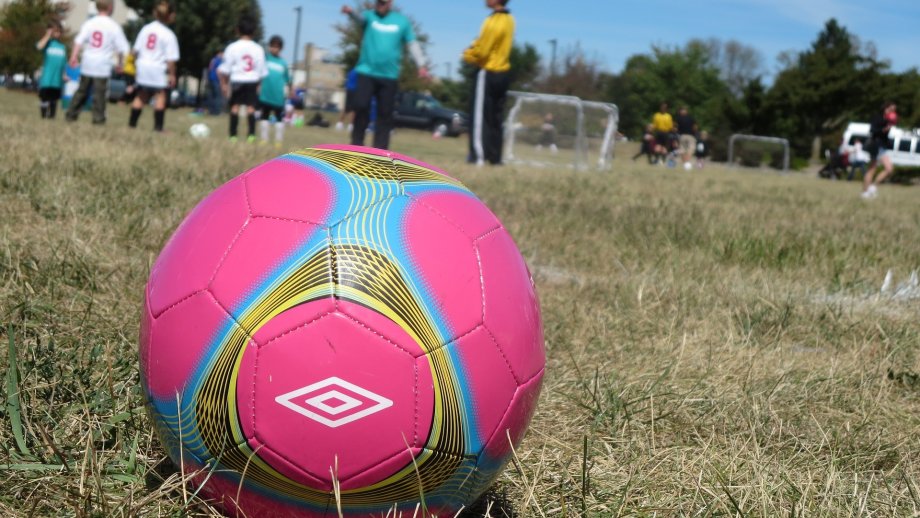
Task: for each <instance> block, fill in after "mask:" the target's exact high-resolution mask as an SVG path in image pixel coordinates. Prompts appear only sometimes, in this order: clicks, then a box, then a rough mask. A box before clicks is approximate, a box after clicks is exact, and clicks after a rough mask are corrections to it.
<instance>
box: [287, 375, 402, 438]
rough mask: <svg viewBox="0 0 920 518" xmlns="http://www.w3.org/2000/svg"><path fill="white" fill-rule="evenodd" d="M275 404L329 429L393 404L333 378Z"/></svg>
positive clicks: (295, 391) (310, 386)
mask: <svg viewBox="0 0 920 518" xmlns="http://www.w3.org/2000/svg"><path fill="white" fill-rule="evenodd" d="M275 401H276V402H278V403H279V404H281V405H283V406H285V407H287V408H289V409H291V410H293V411H295V412H297V413H298V414H300V415H302V416H304V417H307V418H309V419H312V420H314V421H316V422H317V423H320V424H324V425H326V426H328V427H329V428H338V427H339V426H342V425H345V424H348V423H352V422H355V421H357V420H359V419H363V418H365V417H367V416H369V415H371V414H376V413H377V412H380V411H381V410H385V409H387V408H389V407H391V406H393V401H391V400H389V399H387V398H385V397H383V396H381V395H379V394H374V393H373V392H371V391H370V390H367V389H365V388H361V387H359V386H357V385H355V384H354V383H349V382H347V381H345V380H343V379H340V378H337V377H335V376H333V377H331V378H326V379H324V380H323V381H318V382H316V383H313V384H312V385H307V386H306V387H302V388H299V389H297V390H294V391H291V392H288V393H287V394H282V395H280V396H278V397H276V398H275Z"/></svg>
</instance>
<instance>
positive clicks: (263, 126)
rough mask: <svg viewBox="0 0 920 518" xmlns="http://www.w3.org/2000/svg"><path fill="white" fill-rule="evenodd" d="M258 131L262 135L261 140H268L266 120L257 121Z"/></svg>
mask: <svg viewBox="0 0 920 518" xmlns="http://www.w3.org/2000/svg"><path fill="white" fill-rule="evenodd" d="M259 133H260V134H261V135H262V140H263V141H265V142H268V121H259Z"/></svg>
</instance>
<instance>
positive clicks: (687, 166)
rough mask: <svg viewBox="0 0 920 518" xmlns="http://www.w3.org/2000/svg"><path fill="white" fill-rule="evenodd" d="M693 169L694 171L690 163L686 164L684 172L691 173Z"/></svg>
mask: <svg viewBox="0 0 920 518" xmlns="http://www.w3.org/2000/svg"><path fill="white" fill-rule="evenodd" d="M691 169H693V164H691V163H690V162H684V171H689V170H691Z"/></svg>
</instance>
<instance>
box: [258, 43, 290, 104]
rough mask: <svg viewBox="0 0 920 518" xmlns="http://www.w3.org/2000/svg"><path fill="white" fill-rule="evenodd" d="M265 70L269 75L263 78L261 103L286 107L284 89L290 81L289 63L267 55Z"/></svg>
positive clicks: (260, 95)
mask: <svg viewBox="0 0 920 518" xmlns="http://www.w3.org/2000/svg"><path fill="white" fill-rule="evenodd" d="M265 68H266V70H268V75H267V76H265V77H263V78H262V90H261V93H259V102H261V103H264V104H268V105H270V106H284V87H285V85H287V84H288V82H289V81H290V77H291V76H290V75H289V74H288V66H287V63H286V62H285V61H284V60H283V59H281V58H279V57H275V56H273V55H271V54H270V53H266V54H265Z"/></svg>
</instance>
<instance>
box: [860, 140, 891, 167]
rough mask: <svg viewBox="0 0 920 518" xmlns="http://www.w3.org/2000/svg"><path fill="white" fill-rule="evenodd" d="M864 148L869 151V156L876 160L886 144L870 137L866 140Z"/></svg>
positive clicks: (885, 147)
mask: <svg viewBox="0 0 920 518" xmlns="http://www.w3.org/2000/svg"><path fill="white" fill-rule="evenodd" d="M864 149H865V150H866V152H867V153H869V158H871V159H872V161H873V162H874V161H876V160H878V155H879V153H881V152H883V151H885V150H886V149H887V146H885V145H883V144H882V143H881V142H879V141H878V139H874V138H870V139H869V142H866V147H865V148H864Z"/></svg>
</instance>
